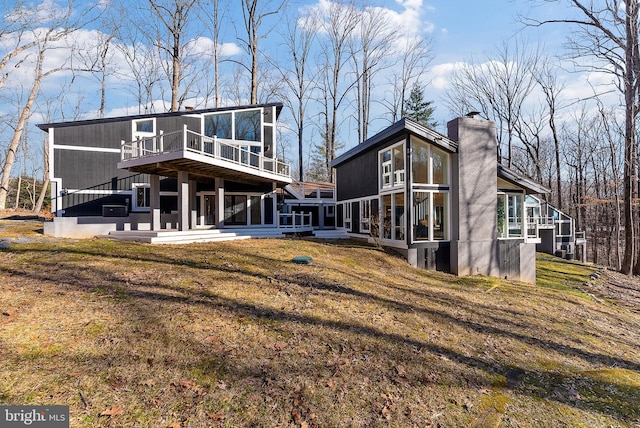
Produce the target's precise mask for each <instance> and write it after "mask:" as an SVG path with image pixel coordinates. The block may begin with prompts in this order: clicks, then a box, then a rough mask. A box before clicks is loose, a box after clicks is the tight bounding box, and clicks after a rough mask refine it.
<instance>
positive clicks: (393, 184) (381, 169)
mask: <svg viewBox="0 0 640 428" xmlns="http://www.w3.org/2000/svg"><path fill="white" fill-rule="evenodd" d="M406 142H407V141H406V139H405V140H400V141H398V142H396V143H394V144H391V145H389V146H386V147H385V148H383V149H380V150H378V162H377V164H378V165H377V166H378V189H379V191H380V192H389V191H396V190H398V189H400V188H403V187H404V186H405V184H406V182H407V173H406V171H407V157H406ZM398 147H400V154H401V158H402V163H403V165H404V168H402V169H401V170H397V171H396V169H395V167H394V165H393V160H394V158H393V151H394V149H398ZM386 152H389V155H390V156H389V160H388V161H383V155H384V153H386ZM386 167H388V168H389V171H388V172H387V171H385V168H386ZM385 177H389V184H388V185H385ZM400 177H401V178H402V181H400V180H399V178H400ZM396 178H398V180H396Z"/></svg>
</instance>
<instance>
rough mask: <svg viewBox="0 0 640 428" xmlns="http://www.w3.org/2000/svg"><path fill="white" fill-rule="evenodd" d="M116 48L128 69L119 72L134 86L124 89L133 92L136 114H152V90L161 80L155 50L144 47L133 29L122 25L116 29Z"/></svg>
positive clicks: (158, 59) (158, 61)
mask: <svg viewBox="0 0 640 428" xmlns="http://www.w3.org/2000/svg"><path fill="white" fill-rule="evenodd" d="M116 47H117V48H118V50H120V52H121V53H122V55H123V57H124V59H125V60H126V62H127V64H128V66H129V69H128V70H127V71H119V73H120V75H121V77H122V78H123V80H125V81H131V80H133V81H134V82H135V86H134V87H133V88H132V87H131V85H127V86H126V88H127V89H128V90H130V91H131V92H133V95H134V96H135V99H136V101H137V103H138V113H149V112H153V111H154V109H153V100H154V90H155V88H156V86H157V85H159V83H160V82H161V80H162V75H161V74H162V73H161V67H160V58H159V57H158V53H157V51H156V49H154V48H152V47H150V46H148V45H146V44H145V43H144V42H143V40H141V35H140V33H138V31H135V28H133V27H131V26H127V25H123V26H121V27H120V28H118V36H117V43H116Z"/></svg>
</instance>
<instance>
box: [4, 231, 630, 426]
mask: <svg viewBox="0 0 640 428" xmlns="http://www.w3.org/2000/svg"><path fill="white" fill-rule="evenodd" d="M3 226H4V228H3ZM17 227H20V228H21V229H20V230H19V232H15V233H14V232H12V230H13V231H15V230H16V229H15V228H17ZM37 227H38V225H37V223H33V225H32V229H31V230H33V229H37ZM3 236H4V237H5V240H4V241H3V242H4V243H5V244H4V245H0V313H1V315H0V404H43V403H46V404H65V405H69V406H70V413H71V418H72V421H71V426H74V427H78V426H80V427H83V426H87V427H93V426H149V427H161V426H165V427H166V426H171V427H179V426H185V427H186V426H189V427H204V426H230V427H235V426H319V427H331V426H336V427H337V426H340V427H342V426H398V427H407V426H420V427H424V426H447V427H448V426H452V427H453V426H478V427H492V426H503V427H510V426H546V427H553V426H558V427H559V426H585V427H598V426H602V427H606V426H637V424H640V406H639V405H638V403H640V352H639V350H640V328H639V327H640V314H639V313H638V312H637V308H635V309H634V308H633V307H629V306H628V305H623V304H618V302H617V301H615V300H612V299H604V298H601V297H597V296H596V297H595V298H594V297H592V296H590V295H589V294H587V293H588V292H589V287H585V286H583V285H582V284H583V283H584V282H588V281H589V279H588V277H589V274H590V273H592V272H593V271H594V270H595V268H593V267H586V266H581V265H578V264H573V263H567V262H563V261H561V260H557V259H554V258H551V257H544V258H543V259H541V260H540V261H539V263H538V275H539V278H540V284H539V285H538V286H531V285H525V284H520V283H512V282H507V281H502V280H497V279H492V278H486V277H468V278H456V277H454V276H451V275H446V274H441V273H435V272H428V271H422V270H415V269H412V268H410V267H408V265H407V264H406V262H405V261H404V260H402V259H401V258H398V257H395V256H394V255H392V254H387V253H385V252H384V251H382V250H380V249H377V248H372V247H367V246H361V245H359V244H358V243H356V242H351V241H344V242H320V241H315V242H314V241H307V240H297V239H288V240H287V239H282V240H250V241H237V242H227V243H218V244H191V245H184V246H157V245H144V244H135V243H121V242H113V241H108V240H85V241H66V240H62V241H61V240H49V239H45V238H42V236H41V235H39V234H37V233H32V232H30V229H29V226H25V225H24V224H21V225H20V226H18V224H17V223H13V222H8V221H0V239H1V238H2V237H3ZM302 255H304V256H310V257H312V259H313V263H312V264H309V265H300V264H294V263H292V262H291V259H292V258H293V257H295V256H302Z"/></svg>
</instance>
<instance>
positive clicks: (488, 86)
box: [447, 40, 540, 167]
mask: <svg viewBox="0 0 640 428" xmlns="http://www.w3.org/2000/svg"><path fill="white" fill-rule="evenodd" d="M539 59H540V55H539V53H538V51H537V50H529V49H527V48H525V46H524V45H523V43H522V42H521V41H518V40H515V42H514V43H513V44H508V43H507V42H503V44H502V46H501V47H500V49H498V51H497V52H496V54H495V58H494V57H492V56H487V57H486V58H485V60H484V62H483V63H481V64H478V63H474V62H473V61H471V62H470V63H469V64H466V65H465V66H463V67H462V68H460V69H458V70H456V71H455V72H454V73H453V76H452V79H451V91H449V92H448V93H447V98H448V101H447V103H448V105H449V108H450V109H451V110H452V111H457V113H458V114H465V112H464V111H459V110H460V108H461V107H462V108H465V109H468V110H467V112H468V111H470V110H477V111H480V112H481V113H483V114H484V115H485V116H486V117H487V118H490V119H492V120H493V121H494V122H496V124H497V125H498V143H499V144H500V146H501V149H502V148H503V146H504V145H506V151H507V156H506V164H507V167H510V166H511V158H512V151H513V145H514V143H515V140H514V137H515V125H516V121H517V120H518V118H519V117H520V116H521V115H522V109H523V105H524V103H525V100H526V99H527V97H529V95H530V94H531V92H532V91H533V88H534V87H535V83H536V82H535V79H534V78H533V76H534V75H536V74H537V71H536V66H537V64H538V62H539Z"/></svg>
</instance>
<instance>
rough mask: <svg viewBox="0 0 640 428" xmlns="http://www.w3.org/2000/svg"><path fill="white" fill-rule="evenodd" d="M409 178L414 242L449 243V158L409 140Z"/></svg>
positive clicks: (429, 146) (418, 140)
mask: <svg viewBox="0 0 640 428" xmlns="http://www.w3.org/2000/svg"><path fill="white" fill-rule="evenodd" d="M411 177H412V212H411V218H412V220H411V223H412V224H411V226H412V227H411V233H412V239H413V241H414V242H416V241H446V240H449V239H450V237H449V223H450V222H449V203H450V202H449V183H450V178H449V154H448V153H447V152H445V151H443V150H440V149H438V148H436V147H434V146H433V145H432V144H429V143H427V142H426V141H423V140H420V139H418V138H412V139H411Z"/></svg>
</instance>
